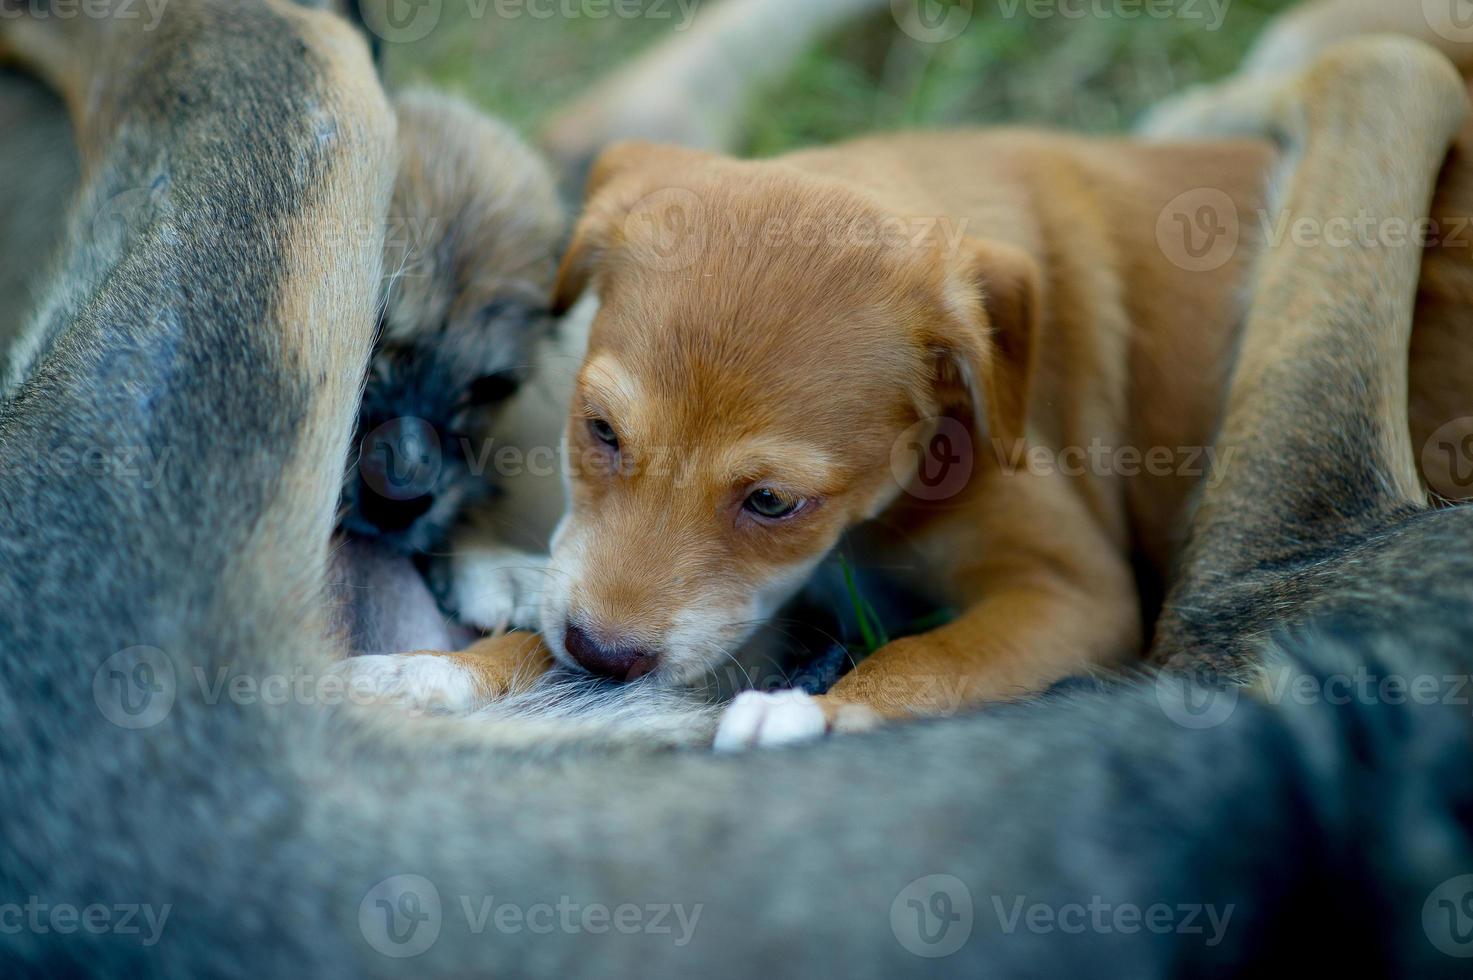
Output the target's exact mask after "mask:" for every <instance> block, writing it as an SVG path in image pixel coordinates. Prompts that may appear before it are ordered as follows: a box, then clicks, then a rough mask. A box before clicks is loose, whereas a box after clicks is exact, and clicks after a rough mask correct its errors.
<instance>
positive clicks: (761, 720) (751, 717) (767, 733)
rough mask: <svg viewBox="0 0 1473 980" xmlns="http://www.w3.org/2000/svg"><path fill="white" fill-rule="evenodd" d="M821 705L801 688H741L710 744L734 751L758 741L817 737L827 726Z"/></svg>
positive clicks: (771, 742) (719, 749)
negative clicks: (772, 689)
mask: <svg viewBox="0 0 1473 980" xmlns="http://www.w3.org/2000/svg"><path fill="white" fill-rule="evenodd" d="M827 728H828V724H827V722H826V721H825V720H824V715H823V709H822V708H820V707H819V706H818V702H817V701H815V700H813V698H812V697H810V696H809V695H807V694H804V693H803V692H802V691H774V692H772V693H771V694H767V693H763V692H761V691H743V692H742V693H741V694H739V695H737V698H736V700H735V701H733V702H732V703H731V706H730V707H728V708H727V709H726V711H725V713H723V714H722V716H721V724H720V725H719V726H718V727H717V729H716V741H715V743H714V745H713V748H715V749H716V751H717V752H737V751H740V750H742V749H748V748H753V747H756V746H760V745H788V744H790V743H793V742H806V741H808V740H810V739H815V738H819V737H820V736H822V735H823V734H824V732H825V731H826V730H827Z"/></svg>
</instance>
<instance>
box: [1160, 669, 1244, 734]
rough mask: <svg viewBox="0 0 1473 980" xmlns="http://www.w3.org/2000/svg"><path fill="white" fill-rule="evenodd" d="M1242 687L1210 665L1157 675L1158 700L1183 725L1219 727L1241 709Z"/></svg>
mask: <svg viewBox="0 0 1473 980" xmlns="http://www.w3.org/2000/svg"><path fill="white" fill-rule="evenodd" d="M1240 695H1241V688H1240V687H1239V686H1238V685H1237V684H1235V683H1232V682H1230V681H1226V680H1224V679H1222V678H1220V677H1218V675H1217V674H1216V673H1215V671H1214V670H1213V669H1212V668H1211V667H1208V666H1204V665H1197V666H1195V667H1193V668H1191V669H1189V670H1174V669H1168V670H1163V671H1161V672H1160V673H1158V674H1157V675H1156V703H1157V704H1158V705H1160V707H1161V711H1162V713H1164V714H1165V715H1166V717H1168V718H1170V719H1171V720H1172V721H1174V722H1176V724H1178V725H1180V726H1181V727H1182V728H1190V729H1194V730H1196V729H1205V728H1216V727H1217V726H1218V725H1221V724H1222V723H1223V722H1225V721H1227V720H1228V719H1229V718H1231V717H1232V716H1233V712H1234V711H1236V710H1237V707H1238V698H1239V697H1240Z"/></svg>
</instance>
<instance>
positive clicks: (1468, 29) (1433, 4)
mask: <svg viewBox="0 0 1473 980" xmlns="http://www.w3.org/2000/svg"><path fill="white" fill-rule="evenodd" d="M1422 15H1423V16H1424V17H1425V18H1426V19H1427V26H1428V27H1430V28H1432V30H1433V31H1434V32H1436V33H1437V34H1438V35H1439V36H1441V37H1444V38H1446V39H1447V40H1449V41H1453V42H1455V43H1457V44H1467V43H1469V42H1470V41H1473V0H1422Z"/></svg>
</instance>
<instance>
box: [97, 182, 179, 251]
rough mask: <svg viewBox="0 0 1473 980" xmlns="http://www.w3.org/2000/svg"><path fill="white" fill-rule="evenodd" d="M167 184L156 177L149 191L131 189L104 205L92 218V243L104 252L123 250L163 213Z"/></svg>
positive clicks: (147, 189)
mask: <svg viewBox="0 0 1473 980" xmlns="http://www.w3.org/2000/svg"><path fill="white" fill-rule="evenodd" d="M168 191H169V180H168V178H167V177H166V176H162V175H161V176H159V177H158V179H156V180H155V181H154V182H153V183H152V184H151V185H149V186H148V187H130V188H127V189H126V190H122V191H119V192H118V193H116V194H114V195H113V196H112V197H109V198H108V199H107V200H106V201H103V202H102V204H100V205H99V206H98V208H97V210H96V212H95V213H94V214H93V215H92V222H91V232H92V242H93V244H94V245H96V246H98V247H100V248H101V249H103V250H104V251H115V250H121V249H123V248H124V247H125V246H126V245H127V244H128V243H129V242H131V241H133V240H134V239H135V238H137V237H138V235H139V234H140V233H142V232H143V230H144V229H146V228H148V227H149V226H151V225H152V224H153V223H154V222H155V221H156V220H157V218H158V216H159V214H160V212H161V211H162V210H163V206H164V201H165V197H166V195H167V194H168Z"/></svg>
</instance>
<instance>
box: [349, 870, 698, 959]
mask: <svg viewBox="0 0 1473 980" xmlns="http://www.w3.org/2000/svg"><path fill="white" fill-rule="evenodd" d="M704 908H705V905H704V903H700V902H697V903H695V904H693V905H685V904H682V903H679V902H615V903H605V902H596V901H595V902H580V901H576V900H575V899H573V898H572V897H570V896H568V895H562V896H559V897H558V898H557V899H556V901H547V902H517V901H509V900H507V899H506V898H505V897H500V898H498V897H497V896H496V895H492V894H483V895H470V894H462V895H458V896H456V897H455V901H454V902H452V903H449V906H448V908H447V906H446V903H444V902H442V900H441V897H440V890H439V889H438V888H437V887H435V884H434V882H432V881H430V880H429V879H428V878H425V877H423V876H421V875H415V874H402V875H394V876H393V877H391V878H385V879H384V880H383V881H380V882H379V883H378V884H376V885H374V886H373V887H372V888H370V889H369V890H368V893H367V894H365V895H364V896H363V901H361V902H360V903H359V905H358V928H359V931H360V932H362V934H363V938H364V939H365V940H367V942H368V945H370V946H371V947H373V948H374V949H375V950H376V951H378V952H380V953H382V954H383V955H385V956H391V957H394V958H396V959H407V958H409V957H412V956H418V955H420V954H421V953H423V952H425V951H426V950H428V949H429V948H430V947H431V946H433V945H434V944H435V941H436V940H437V939H439V938H440V934H441V932H442V931H443V930H445V929H456V930H462V929H463V930H464V931H465V932H466V933H467V934H469V935H471V936H481V935H486V934H488V933H491V934H495V935H502V936H514V935H519V934H522V933H527V934H530V935H534V936H546V935H552V934H554V933H559V934H562V935H579V934H584V933H586V934H588V935H593V936H602V935H623V936H634V935H646V936H668V937H669V938H670V941H671V942H672V943H673V944H674V945H675V946H677V947H684V946H686V945H688V944H689V943H690V941H691V939H692V938H694V936H695V931H696V927H697V925H698V924H699V923H700V919H701V912H702V911H703V910H704Z"/></svg>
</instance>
